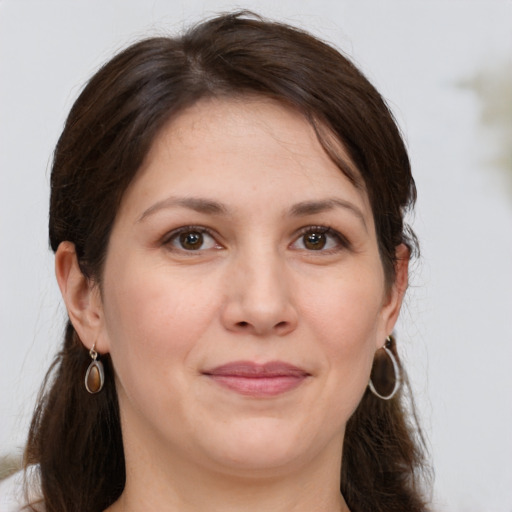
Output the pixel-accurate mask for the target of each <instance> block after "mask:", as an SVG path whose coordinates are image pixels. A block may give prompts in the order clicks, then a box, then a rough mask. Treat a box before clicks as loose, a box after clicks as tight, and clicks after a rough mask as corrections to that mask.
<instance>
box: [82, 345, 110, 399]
mask: <svg viewBox="0 0 512 512" xmlns="http://www.w3.org/2000/svg"><path fill="white" fill-rule="evenodd" d="M94 346H95V344H94V345H93V346H92V348H91V350H89V355H90V356H91V359H92V361H91V364H90V365H89V367H88V368H87V372H86V373H85V389H86V390H87V391H88V392H89V393H91V395H94V394H96V393H99V392H100V391H101V390H102V389H103V384H104V383H105V373H104V371H103V363H102V362H101V361H98V360H97V359H98V352H96V350H94Z"/></svg>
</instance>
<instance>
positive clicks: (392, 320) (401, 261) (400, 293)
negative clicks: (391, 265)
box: [377, 244, 410, 348]
mask: <svg viewBox="0 0 512 512" xmlns="http://www.w3.org/2000/svg"><path fill="white" fill-rule="evenodd" d="M409 259H410V251H409V248H408V247H407V246H406V245H405V244H400V245H399V246H398V247H397V248H396V261H395V279H394V282H393V283H392V285H391V287H390V289H389V290H388V292H387V294H386V297H385V302H384V305H383V309H382V319H383V329H384V333H383V336H382V339H381V340H377V343H378V348H380V347H381V346H382V344H383V343H384V340H385V339H386V338H387V337H388V336H389V335H390V334H391V332H392V331H393V328H394V327H395V324H396V321H397V319H398V315H399V314H400V308H401V307H402V301H403V298H404V295H405V292H406V291H407V285H408V282H409Z"/></svg>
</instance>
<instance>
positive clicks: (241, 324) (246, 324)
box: [238, 322, 249, 327]
mask: <svg viewBox="0 0 512 512" xmlns="http://www.w3.org/2000/svg"><path fill="white" fill-rule="evenodd" d="M248 325H249V324H248V323H247V322H238V326H239V327H247V326H248Z"/></svg>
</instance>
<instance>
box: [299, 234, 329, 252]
mask: <svg viewBox="0 0 512 512" xmlns="http://www.w3.org/2000/svg"><path fill="white" fill-rule="evenodd" d="M304 245H305V246H306V247H307V248H308V249H313V250H317V251H318V250H319V249H323V247H324V246H325V235H324V234H323V233H309V234H307V235H305V237H304Z"/></svg>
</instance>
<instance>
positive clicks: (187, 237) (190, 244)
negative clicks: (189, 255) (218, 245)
mask: <svg viewBox="0 0 512 512" xmlns="http://www.w3.org/2000/svg"><path fill="white" fill-rule="evenodd" d="M180 244H181V246H182V247H183V248H184V249H188V250H189V251H197V250H198V249H200V248H201V246H202V245H203V234H202V233H199V232H197V231H188V232H186V233H181V234H180Z"/></svg>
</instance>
